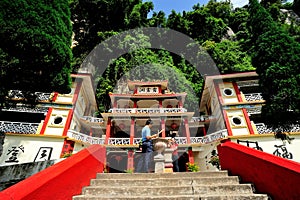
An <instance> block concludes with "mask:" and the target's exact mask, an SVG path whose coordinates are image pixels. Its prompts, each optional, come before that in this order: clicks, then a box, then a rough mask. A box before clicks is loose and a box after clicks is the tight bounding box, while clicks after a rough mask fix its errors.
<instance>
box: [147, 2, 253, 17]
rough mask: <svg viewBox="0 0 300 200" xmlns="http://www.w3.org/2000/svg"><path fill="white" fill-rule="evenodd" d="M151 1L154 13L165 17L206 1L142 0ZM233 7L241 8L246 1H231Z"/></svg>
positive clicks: (190, 8)
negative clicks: (162, 12)
mask: <svg viewBox="0 0 300 200" xmlns="http://www.w3.org/2000/svg"><path fill="white" fill-rule="evenodd" d="M144 1H152V2H153V4H154V11H155V12H158V11H160V10H162V11H164V12H165V14H166V16H168V15H169V14H170V13H171V11H172V10H173V9H174V10H175V11H176V12H182V11H184V10H185V11H190V10H192V9H193V6H194V5H196V4H197V3H199V4H200V5H204V4H206V3H207V2H208V0H144ZM231 2H232V3H233V7H234V8H235V7H242V6H244V5H246V4H247V3H248V0H231Z"/></svg>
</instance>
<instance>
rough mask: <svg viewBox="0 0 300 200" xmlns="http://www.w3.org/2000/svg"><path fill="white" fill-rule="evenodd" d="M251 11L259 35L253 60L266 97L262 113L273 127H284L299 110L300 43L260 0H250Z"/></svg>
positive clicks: (256, 32) (294, 117)
mask: <svg viewBox="0 0 300 200" xmlns="http://www.w3.org/2000/svg"><path fill="white" fill-rule="evenodd" d="M250 11H251V12H250V15H251V18H252V24H251V25H252V27H253V29H252V30H255V33H253V36H254V38H256V40H255V43H254V46H253V49H254V51H253V52H254V53H253V58H252V61H253V62H252V63H253V65H254V66H255V67H256V71H257V73H258V74H259V76H260V86H261V89H262V95H263V98H264V99H265V100H266V105H265V106H264V107H263V109H262V114H263V116H264V117H265V120H266V121H267V122H268V123H269V125H271V126H272V127H273V128H274V129H278V128H279V129H285V127H284V126H285V124H287V123H292V122H293V121H296V120H298V117H299V114H300V111H299V108H300V89H299V87H298V82H299V78H300V76H299V74H300V68H299V62H300V57H299V55H300V45H299V43H297V42H296V41H295V40H294V38H293V37H291V36H290V35H288V33H287V32H285V31H284V30H283V29H282V27H281V26H279V25H277V24H276V23H275V22H274V21H273V20H272V18H271V16H270V14H268V13H267V11H266V10H265V9H264V8H263V7H262V6H260V5H259V4H258V2H257V0H251V1H250ZM254 27H255V28H254ZM257 27H260V29H258V28H257ZM266 27H268V28H266Z"/></svg>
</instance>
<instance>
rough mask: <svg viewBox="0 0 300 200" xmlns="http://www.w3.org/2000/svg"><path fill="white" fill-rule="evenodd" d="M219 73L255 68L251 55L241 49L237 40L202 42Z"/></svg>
mask: <svg viewBox="0 0 300 200" xmlns="http://www.w3.org/2000/svg"><path fill="white" fill-rule="evenodd" d="M203 46H204V48H206V49H207V51H208V53H209V54H210V55H211V57H212V58H213V60H214V61H215V63H216V65H217V66H218V68H219V70H220V72H221V73H225V74H226V73H233V72H241V71H251V70H255V68H254V67H253V66H252V64H251V57H250V55H248V54H247V53H246V52H244V51H242V49H241V46H240V45H239V42H237V41H230V40H223V41H222V42H220V43H215V42H212V41H206V42H205V43H204V44H203Z"/></svg>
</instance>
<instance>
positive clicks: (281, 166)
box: [218, 141, 300, 200]
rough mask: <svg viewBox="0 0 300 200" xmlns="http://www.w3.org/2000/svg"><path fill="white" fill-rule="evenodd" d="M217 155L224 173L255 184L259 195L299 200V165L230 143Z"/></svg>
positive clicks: (281, 199) (223, 144) (222, 147)
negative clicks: (226, 172) (225, 171)
mask: <svg viewBox="0 0 300 200" xmlns="http://www.w3.org/2000/svg"><path fill="white" fill-rule="evenodd" d="M218 154H219V158H220V165H221V168H222V170H228V171H229V173H230V175H238V176H240V177H241V179H242V182H244V183H253V184H254V186H255V189H256V191H257V192H258V193H264V194H268V195H269V196H270V197H271V198H272V200H283V199H288V200H294V199H295V200H296V199H299V197H300V189H299V184H300V163H297V162H294V161H291V160H287V159H284V158H281V157H278V156H274V155H272V154H269V153H265V152H262V151H258V150H255V149H252V148H249V147H247V146H243V145H240V144H236V143H233V142H230V141H226V142H224V143H222V144H220V145H219V146H218Z"/></svg>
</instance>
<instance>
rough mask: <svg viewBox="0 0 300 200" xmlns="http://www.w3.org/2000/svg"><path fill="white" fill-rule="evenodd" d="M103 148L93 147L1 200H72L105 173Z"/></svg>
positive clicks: (7, 192)
mask: <svg viewBox="0 0 300 200" xmlns="http://www.w3.org/2000/svg"><path fill="white" fill-rule="evenodd" d="M105 156H106V150H105V147H103V146H100V145H92V146H90V147H88V148H86V149H83V150H82V151H80V152H78V153H76V154H74V155H72V156H71V157H69V158H67V159H65V160H63V161H61V162H59V163H57V164H55V165H52V166H51V167H49V168H47V169H45V170H43V171H41V172H39V173H37V174H34V175H33V176H31V177H29V178H27V179H25V180H23V181H21V182H19V183H17V184H15V185H13V186H11V187H9V188H7V189H5V190H3V191H1V192H0V199H1V200H21V199H22V200H41V199H55V200H60V199H63V200H68V199H69V200H71V199H72V196H74V195H79V194H81V191H82V187H84V186H87V185H89V184H90V180H91V179H92V178H95V177H96V174H97V173H101V172H103V170H104V160H105Z"/></svg>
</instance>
